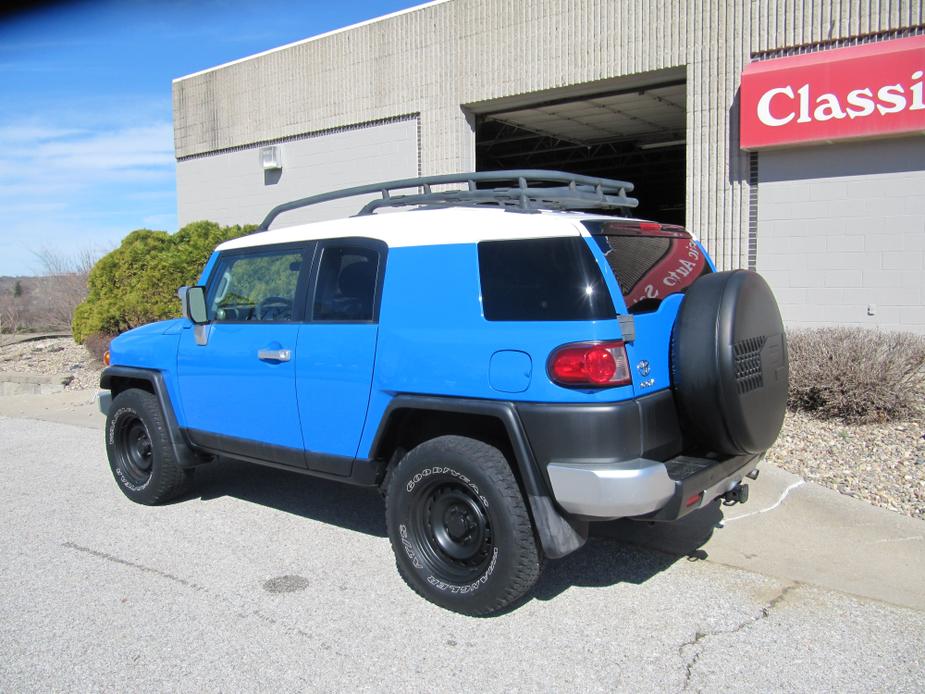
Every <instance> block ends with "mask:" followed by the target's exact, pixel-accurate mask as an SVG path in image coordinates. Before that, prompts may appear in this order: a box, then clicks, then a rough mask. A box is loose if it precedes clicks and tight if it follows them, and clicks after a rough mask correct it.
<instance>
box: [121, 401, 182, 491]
mask: <svg viewBox="0 0 925 694" xmlns="http://www.w3.org/2000/svg"><path fill="white" fill-rule="evenodd" d="M106 454H107V456H108V457H109V467H110V469H111V470H112V474H113V477H115V479H116V483H117V484H118V485H119V489H121V490H122V493H123V494H125V495H126V496H127V497H128V498H129V499H131V500H132V501H135V502H137V503H139V504H146V505H154V504H160V503H163V502H165V501H169V500H170V499H172V498H174V497H176V496H178V495H180V494H182V493H183V492H184V491H186V489H187V488H188V485H189V482H190V480H191V479H192V474H193V471H192V470H188V469H184V468H182V467H180V466H179V465H178V464H177V459H176V457H175V456H174V452H173V446H172V445H171V443H170V435H169V432H168V431H167V425H166V423H165V421H164V415H163V413H162V412H161V406H160V403H159V402H158V400H157V397H156V396H155V395H154V394H153V393H149V392H148V391H145V390H140V389H137V388H130V389H128V390H125V391H123V392H121V393H119V395H117V396H116V397H115V398H114V399H113V401H112V405H111V406H110V408H109V416H108V417H107V418H106Z"/></svg>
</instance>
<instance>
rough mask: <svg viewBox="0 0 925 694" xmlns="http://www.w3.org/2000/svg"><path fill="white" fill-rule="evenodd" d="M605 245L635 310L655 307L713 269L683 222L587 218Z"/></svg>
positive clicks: (590, 229) (650, 309)
mask: <svg viewBox="0 0 925 694" xmlns="http://www.w3.org/2000/svg"><path fill="white" fill-rule="evenodd" d="M585 226H586V227H588V230H589V231H590V232H591V233H592V235H593V238H594V240H595V241H596V242H597V244H598V245H599V246H600V248H601V250H602V251H604V256H605V257H606V258H607V263H608V265H610V269H611V270H612V271H613V274H614V277H616V279H617V283H618V284H619V285H620V291H621V292H622V293H623V300H624V301H625V302H626V308H627V310H628V311H629V312H630V313H649V312H651V311H655V310H656V309H657V308H658V307H659V305H660V304H661V303H662V301H663V300H664V299H665V298H666V297H668V296H671V295H672V294H683V293H684V292H686V291H687V288H688V287H690V286H691V285H692V284H693V283H694V281H695V280H696V279H697V278H698V277H700V276H701V275H706V274H708V273H709V272H710V266H709V264H708V263H707V260H706V258H705V257H704V254H703V251H702V250H701V249H700V246H698V245H697V242H696V241H694V239H693V237H692V236H691V235H690V234H689V233H688V232H687V231H685V230H684V229H683V228H682V227H678V226H672V225H667V224H658V223H655V222H642V223H640V222H623V221H621V222H585Z"/></svg>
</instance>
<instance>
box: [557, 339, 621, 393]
mask: <svg viewBox="0 0 925 694" xmlns="http://www.w3.org/2000/svg"><path fill="white" fill-rule="evenodd" d="M547 371H548V372H549V378H550V379H552V381H553V382H554V383H558V384H559V385H562V386H590V387H593V388H602V387H606V386H625V385H628V384H630V383H632V379H631V378H630V370H629V363H628V361H627V359H626V348H625V347H624V346H623V341H622V340H614V341H613V342H575V343H573V344H570V345H563V346H562V347H559V349H557V350H556V351H555V352H553V353H552V354H551V355H550V357H549V362H548V366H547Z"/></svg>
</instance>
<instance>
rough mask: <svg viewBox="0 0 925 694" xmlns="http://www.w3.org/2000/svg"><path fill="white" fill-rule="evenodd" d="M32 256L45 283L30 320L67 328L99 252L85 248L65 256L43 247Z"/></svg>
mask: <svg viewBox="0 0 925 694" xmlns="http://www.w3.org/2000/svg"><path fill="white" fill-rule="evenodd" d="M35 256H36V258H38V260H39V262H40V264H41V267H42V275H43V276H44V277H45V278H46V280H45V282H43V283H42V285H41V291H42V296H41V302H40V304H39V308H38V309H37V310H36V313H37V314H38V315H36V316H34V317H33V320H34V321H35V322H37V323H38V324H41V325H42V326H45V327H50V328H51V327H53V328H69V327H70V326H71V323H72V321H73V320H74V310H75V309H76V308H77V305H78V304H79V303H80V302H81V301H83V300H84V298H86V296H87V278H88V277H89V275H90V269H91V268H92V267H93V265H94V263H95V262H96V260H97V258H99V256H100V252H99V251H97V250H95V249H92V248H84V249H81V250H80V251H78V252H76V253H75V254H73V255H67V254H65V253H62V252H61V251H57V250H55V249H53V248H48V247H45V248H42V249H41V250H40V251H37V252H35ZM18 284H19V283H18V282H17V285H18Z"/></svg>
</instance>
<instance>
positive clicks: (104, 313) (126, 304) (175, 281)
mask: <svg viewBox="0 0 925 694" xmlns="http://www.w3.org/2000/svg"><path fill="white" fill-rule="evenodd" d="M251 229H253V227H241V226H228V227H222V226H219V225H218V224H216V223H214V222H193V223H192V224H188V225H186V226H185V227H183V228H182V229H180V231H178V232H177V233H176V234H168V233H167V232H166V231H151V230H149V229H138V230H137V231H133V232H132V233H130V234H129V235H128V236H126V237H125V238H124V239H123V240H122V243H121V244H120V245H119V247H118V248H117V249H115V250H114V251H112V252H111V253H108V254H107V255H105V256H103V257H102V258H100V260H99V261H97V263H96V264H95V265H94V266H93V269H92V270H91V271H90V277H89V280H88V284H89V293H88V294H87V298H86V299H85V300H84V302H83V303H81V304H80V305H79V306H78V307H77V310H76V311H75V312H74V322H73V324H72V331H73V333H74V339H75V340H76V341H77V342H80V343H83V342H85V341H86V340H87V338H88V337H90V336H91V335H99V334H104V335H117V334H119V333H121V332H125V331H126V330H130V329H131V328H134V327H137V326H139V325H143V324H145V323H151V322H152V321H157V320H164V319H165V318H174V317H177V316H179V315H180V302H179V300H178V299H177V289H178V288H179V287H181V286H183V285H184V284H188V285H191V284H195V282H196V280H197V278H198V277H199V274H200V272H202V268H203V266H204V265H205V263H206V261H207V260H208V259H209V255H210V254H211V253H212V251H213V250H214V249H215V247H216V246H217V245H218V244H220V243H222V242H223V241H227V240H229V239H233V238H237V237H238V236H242V235H244V234H246V233H248V232H249V231H250V230H251Z"/></svg>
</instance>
